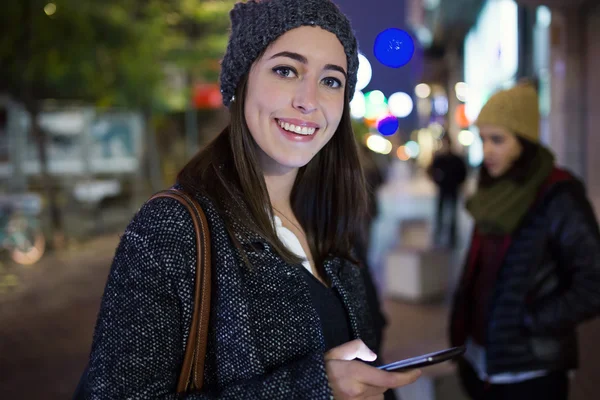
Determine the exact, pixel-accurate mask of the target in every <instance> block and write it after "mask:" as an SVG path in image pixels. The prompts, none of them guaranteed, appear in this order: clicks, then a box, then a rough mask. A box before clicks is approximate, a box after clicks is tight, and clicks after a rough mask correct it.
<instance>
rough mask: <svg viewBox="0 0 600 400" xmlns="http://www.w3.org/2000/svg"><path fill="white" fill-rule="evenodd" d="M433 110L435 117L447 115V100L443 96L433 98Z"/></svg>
mask: <svg viewBox="0 0 600 400" xmlns="http://www.w3.org/2000/svg"><path fill="white" fill-rule="evenodd" d="M433 110H434V111H435V113H436V114H437V115H446V114H448V98H447V97H446V96H445V95H438V96H435V97H434V98H433Z"/></svg>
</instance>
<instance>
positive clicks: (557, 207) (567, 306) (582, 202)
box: [526, 184, 600, 335]
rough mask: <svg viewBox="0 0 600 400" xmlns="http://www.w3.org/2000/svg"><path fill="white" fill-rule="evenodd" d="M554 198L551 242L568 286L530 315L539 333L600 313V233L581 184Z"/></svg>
mask: <svg viewBox="0 0 600 400" xmlns="http://www.w3.org/2000/svg"><path fill="white" fill-rule="evenodd" d="M565 189H566V190H560V191H559V192H558V193H556V194H555V195H554V196H553V197H552V199H551V200H550V203H549V206H548V217H549V218H550V243H551V245H552V247H553V249H552V250H553V254H555V257H556V258H557V260H556V261H557V265H558V268H559V271H560V272H559V275H560V277H561V280H562V281H563V282H565V283H566V284H565V288H564V290H562V291H561V292H560V293H559V294H558V295H556V296H552V297H549V298H548V299H547V300H545V301H543V302H542V303H541V304H539V305H538V306H536V307H535V308H534V309H533V310H532V311H531V313H530V314H529V315H528V316H526V326H527V327H528V328H529V329H530V330H531V331H532V332H533V333H537V334H542V335H543V334H549V333H550V334H555V333H561V332H565V331H568V330H571V329H573V328H574V327H575V326H576V325H577V324H579V323H581V322H583V321H585V320H587V319H590V318H593V317H595V316H597V315H599V314H600V233H599V230H598V224H597V222H596V218H595V215H594V212H593V209H592V207H591V205H590V203H589V201H588V200H587V198H586V195H585V190H584V188H583V185H581V184H577V185H575V184H571V185H569V186H568V188H565Z"/></svg>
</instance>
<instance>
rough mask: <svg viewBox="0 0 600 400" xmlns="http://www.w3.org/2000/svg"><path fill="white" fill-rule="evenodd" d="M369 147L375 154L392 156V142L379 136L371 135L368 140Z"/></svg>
mask: <svg viewBox="0 0 600 400" xmlns="http://www.w3.org/2000/svg"><path fill="white" fill-rule="evenodd" d="M367 147H368V148H369V149H370V150H371V151H374V152H375V153H379V154H390V152H391V151H392V142H390V141H389V140H387V139H386V138H384V137H382V136H379V135H370V136H369V137H368V138H367Z"/></svg>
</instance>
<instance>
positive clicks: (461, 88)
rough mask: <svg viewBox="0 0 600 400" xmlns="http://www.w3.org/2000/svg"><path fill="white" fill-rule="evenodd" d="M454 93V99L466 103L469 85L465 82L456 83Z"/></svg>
mask: <svg viewBox="0 0 600 400" xmlns="http://www.w3.org/2000/svg"><path fill="white" fill-rule="evenodd" d="M454 91H455V92H456V98H457V99H458V100H460V101H462V102H465V101H467V96H468V92H469V85H467V84H466V83H465V82H458V83H457V84H456V85H454Z"/></svg>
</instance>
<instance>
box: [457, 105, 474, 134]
mask: <svg viewBox="0 0 600 400" xmlns="http://www.w3.org/2000/svg"><path fill="white" fill-rule="evenodd" d="M454 119H455V120H456V123H457V124H458V126H459V127H461V128H466V127H468V126H469V125H470V124H471V122H470V121H469V118H467V114H466V106H465V105H464V104H461V105H459V106H458V107H456V111H455V113H454Z"/></svg>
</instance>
